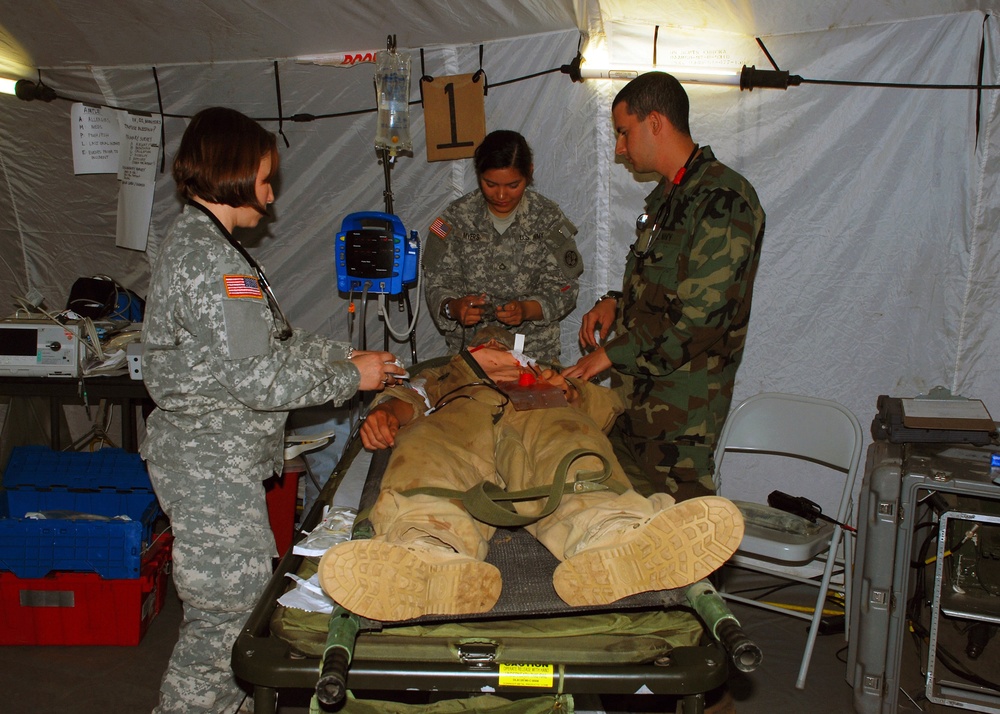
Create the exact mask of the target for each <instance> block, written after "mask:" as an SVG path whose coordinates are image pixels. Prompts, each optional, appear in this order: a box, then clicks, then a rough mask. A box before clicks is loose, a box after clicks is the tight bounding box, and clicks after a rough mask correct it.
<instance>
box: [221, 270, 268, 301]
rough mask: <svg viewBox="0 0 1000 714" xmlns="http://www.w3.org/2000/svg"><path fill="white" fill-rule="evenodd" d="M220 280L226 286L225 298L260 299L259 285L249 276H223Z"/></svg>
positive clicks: (262, 295)
mask: <svg viewBox="0 0 1000 714" xmlns="http://www.w3.org/2000/svg"><path fill="white" fill-rule="evenodd" d="M222 280H223V282H224V283H225V286H226V297H231V298H262V297H264V294H263V293H262V292H261V291H260V283H258V282H257V278H255V277H253V276H251V275H224V276H222Z"/></svg>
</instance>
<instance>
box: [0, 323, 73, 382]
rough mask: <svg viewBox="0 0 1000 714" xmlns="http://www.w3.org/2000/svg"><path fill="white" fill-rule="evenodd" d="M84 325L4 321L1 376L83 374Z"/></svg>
mask: <svg viewBox="0 0 1000 714" xmlns="http://www.w3.org/2000/svg"><path fill="white" fill-rule="evenodd" d="M83 351H84V348H83V345H81V344H80V326H79V325H76V324H70V325H57V324H55V323H53V322H41V321H37V320H20V319H11V320H0V376H4V377H79V376H80V362H81V361H82V354H83Z"/></svg>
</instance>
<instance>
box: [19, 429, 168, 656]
mask: <svg viewBox="0 0 1000 714" xmlns="http://www.w3.org/2000/svg"><path fill="white" fill-rule="evenodd" d="M160 513H161V511H160V508H159V504H158V503H157V501H156V496H155V494H154V493H153V489H152V486H151V485H150V482H149V475H148V473H147V472H146V467H145V464H144V463H143V462H142V459H141V458H140V457H139V455H138V454H133V453H128V452H126V451H123V450H121V449H101V450H99V451H95V452H92V453H81V452H56V451H52V450H51V449H48V448H46V447H42V446H22V447H18V448H15V449H14V450H13V451H12V453H11V456H10V460H9V461H8V463H7V468H6V469H5V471H4V474H3V483H2V488H0V645H16V644H24V645H77V644H79V645H83V644H86V645H136V644H138V643H139V641H140V640H141V639H142V636H143V635H144V634H145V633H146V629H147V628H148V627H149V623H150V622H151V621H152V620H153V618H154V617H155V616H156V614H157V613H158V612H160V610H161V609H162V607H163V599H164V594H165V591H166V584H167V583H166V578H167V577H168V574H169V572H170V560H171V545H172V540H173V539H172V536H171V535H170V534H169V532H163V533H156V532H154V526H155V525H156V521H157V518H158V516H159V515H160Z"/></svg>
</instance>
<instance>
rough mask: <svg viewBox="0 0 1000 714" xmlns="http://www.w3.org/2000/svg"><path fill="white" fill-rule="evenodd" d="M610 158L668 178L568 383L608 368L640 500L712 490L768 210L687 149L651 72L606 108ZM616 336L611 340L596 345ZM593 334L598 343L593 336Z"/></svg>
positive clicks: (702, 154)
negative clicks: (611, 134) (611, 128)
mask: <svg viewBox="0 0 1000 714" xmlns="http://www.w3.org/2000/svg"><path fill="white" fill-rule="evenodd" d="M613 116H614V122H615V129H616V132H617V134H618V143H617V145H616V149H615V151H616V153H617V154H620V155H624V156H625V157H626V158H627V159H628V160H629V162H630V163H631V164H632V166H633V168H634V169H635V170H636V171H638V172H647V171H656V172H658V173H660V175H661V176H663V177H664V178H663V179H662V180H661V181H660V183H659V184H658V185H657V187H656V188H655V189H654V190H653V192H652V193H650V194H649V196H648V197H647V198H646V210H645V214H644V215H645V217H646V220H645V221H642V220H640V221H639V223H641V224H643V225H637V229H638V240H637V241H636V243H635V244H634V245H633V246H632V249H631V250H630V252H629V255H628V258H627V259H626V264H625V276H624V280H623V284H622V291H621V293H609V294H608V295H606V296H605V297H604V298H602V299H601V300H599V301H598V303H597V305H595V306H594V308H592V309H591V311H590V312H588V313H587V315H586V316H585V317H584V319H583V322H582V326H581V329H580V341H581V344H583V345H584V346H585V347H591V348H595V349H594V351H592V352H590V353H589V354H588V355H586V356H585V357H583V358H582V359H581V360H580V361H579V362H578V363H577V364H576V365H575V366H573V367H571V368H570V369H568V370H566V372H564V374H566V375H569V376H576V377H583V378H590V377H592V376H595V375H597V374H599V373H601V372H602V371H604V370H605V369H607V368H609V367H610V368H612V384H613V386H615V387H616V388H617V389H618V390H619V391H620V393H621V394H622V397H623V399H624V400H625V403H626V408H625V413H624V414H623V415H622V417H621V418H620V419H619V420H618V423H617V425H616V430H615V434H614V438H615V439H616V442H617V443H616V446H617V447H618V452H619V456H620V458H621V460H622V462H623V464H629V462H631V468H629V466H626V468H627V470H629V473H630V476H632V477H633V481H634V483H635V485H636V488H637V489H638V490H639V491H640V492H641V493H650V492H651V491H653V490H665V491H667V492H669V493H672V494H673V495H674V496H675V497H676V498H677V499H678V500H683V499H685V498H690V497H692V496H697V495H703V494H705V493H710V492H712V489H713V486H712V480H711V475H712V473H713V470H714V459H713V452H714V450H715V445H716V441H717V438H718V435H719V431H720V430H721V428H722V424H723V422H724V420H725V418H726V416H727V414H728V413H729V406H730V403H731V401H732V397H733V389H734V385H735V381H736V370H737V368H738V367H739V364H740V360H741V358H742V356H743V347H744V344H745V341H746V334H747V322H748V320H749V317H750V303H751V296H752V293H753V282H754V277H755V275H756V272H757V262H758V259H759V257H760V246H761V240H762V238H763V235H764V211H763V209H762V208H761V206H760V202H759V201H758V199H757V194H756V192H755V191H754V189H753V187H752V186H751V185H750V183H749V182H748V181H747V180H746V179H745V178H743V177H742V176H740V175H739V174H738V173H736V172H735V171H733V170H732V169H730V168H728V167H727V166H725V165H724V164H722V163H720V162H719V161H718V160H717V159H716V158H715V155H714V154H713V153H712V150H711V149H710V148H709V147H707V146H704V147H699V146H698V145H697V144H695V143H694V141H692V139H691V136H690V131H689V129H688V101H687V95H686V94H685V92H684V89H683V88H682V87H681V85H680V84H679V83H678V82H677V80H676V79H674V78H673V77H671V76H670V75H666V74H664V73H662V72H650V73H648V74H645V75H642V76H640V77H639V78H637V79H635V80H632V82H630V83H629V84H628V85H626V86H625V87H624V88H623V89H622V90H621V92H619V94H618V96H617V97H616V98H615V100H614V103H613ZM612 328H613V331H614V337H612V338H611V339H609V340H608V341H607V342H605V343H604V344H603V346H598V344H599V340H603V339H604V338H605V337H606V336H607V335H608V333H609V330H611V329H612ZM595 330H596V331H597V337H596V338H595Z"/></svg>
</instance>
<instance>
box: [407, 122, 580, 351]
mask: <svg viewBox="0 0 1000 714" xmlns="http://www.w3.org/2000/svg"><path fill="white" fill-rule="evenodd" d="M474 163H475V167H476V176H477V178H478V181H479V188H478V189H477V190H475V191H473V192H471V193H468V194H466V195H465V196H462V197H461V198H459V199H458V200H456V201H455V202H453V203H452V204H451V205H450V206H448V208H447V209H446V210H445V212H444V213H443V214H441V216H440V217H438V218H437V219H436V220H435V221H434V222H433V223H432V224H431V227H430V232H429V235H428V238H427V240H426V241H425V245H424V285H425V295H426V299H427V304H428V306H429V307H430V312H431V315H432V316H433V319H434V322H435V324H436V325H437V326H438V329H439V330H440V331H441V332H442V333H443V334H444V336H445V341H446V343H447V345H448V349H449V351H450V352H452V353H457V352H458V351H460V350H461V349H462V348H463V347H465V346H467V345H468V344H469V340H470V338H471V336H472V334H473V333H474V331H475V329H478V328H479V327H482V326H483V325H494V326H496V325H499V326H501V327H507V328H509V329H511V330H512V331H514V332H518V333H521V334H523V335H524V336H525V344H524V349H525V350H526V351H528V352H530V353H531V354H532V355H534V356H535V357H537V358H539V359H541V360H543V361H546V362H555V361H557V360H558V359H559V352H560V349H561V348H560V333H559V322H560V321H561V320H562V319H563V318H564V317H566V315H568V314H569V313H570V312H572V311H573V309H574V308H575V307H576V298H577V294H578V292H579V285H578V278H579V277H580V274H581V273H582V272H583V261H582V260H581V258H580V254H579V252H578V251H577V248H576V241H575V240H574V236H575V235H576V233H577V230H576V227H575V226H574V225H573V224H572V223H570V222H569V220H567V218H566V216H564V215H563V212H562V211H561V210H560V209H559V206H557V205H556V204H555V203H554V202H553V201H551V200H549V199H547V198H545V197H544V196H542V195H541V194H539V193H536V192H535V191H533V190H531V189H528V186H529V185H530V184H531V178H532V163H531V149H530V148H529V147H528V144H527V142H526V141H525V140H524V137H522V136H521V135H520V134H518V133H517V132H513V131H506V130H500V131H494V132H491V133H490V134H489V135H487V137H486V138H485V139H483V142H482V143H481V144H480V145H479V146H478V147H477V148H476V155H475V159H474Z"/></svg>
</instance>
